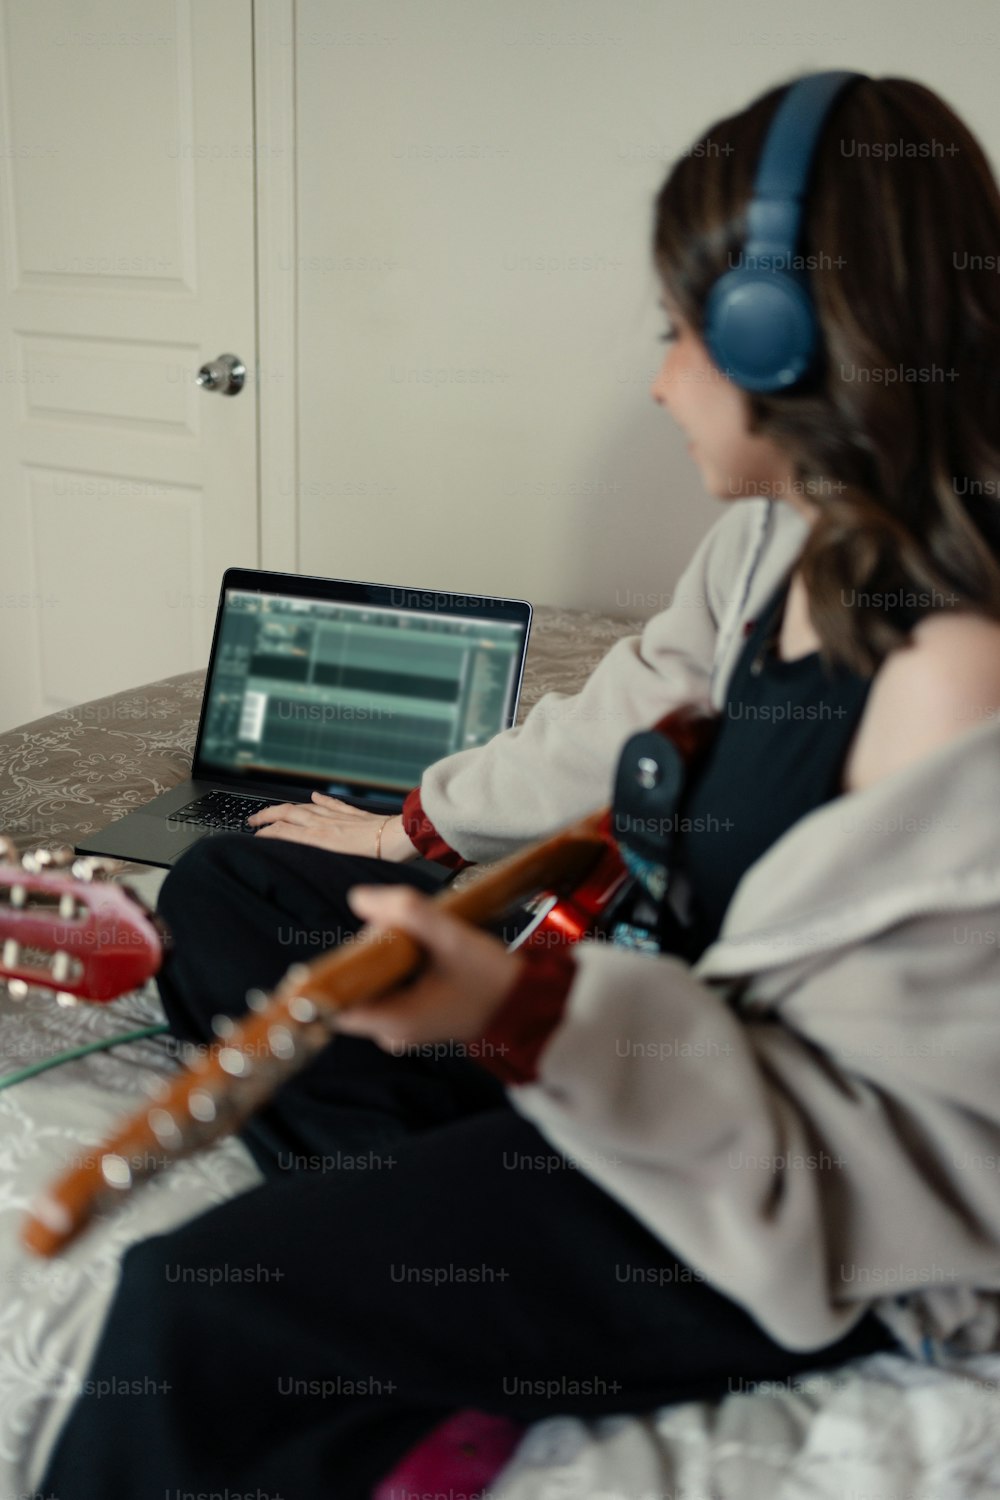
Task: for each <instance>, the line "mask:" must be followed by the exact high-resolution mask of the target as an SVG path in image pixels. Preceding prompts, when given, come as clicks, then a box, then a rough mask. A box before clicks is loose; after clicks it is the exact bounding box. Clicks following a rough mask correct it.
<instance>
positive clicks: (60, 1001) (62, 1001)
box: [56, 990, 77, 1010]
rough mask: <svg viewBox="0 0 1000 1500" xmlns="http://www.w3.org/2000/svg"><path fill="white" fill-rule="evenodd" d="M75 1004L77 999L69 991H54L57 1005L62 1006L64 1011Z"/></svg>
mask: <svg viewBox="0 0 1000 1500" xmlns="http://www.w3.org/2000/svg"><path fill="white" fill-rule="evenodd" d="M76 1003H77V997H76V996H75V995H74V994H71V993H70V991H69V990H57V991H56V1004H57V1005H62V1006H63V1007H64V1008H65V1009H66V1010H69V1008H70V1006H72V1005H75V1004H76Z"/></svg>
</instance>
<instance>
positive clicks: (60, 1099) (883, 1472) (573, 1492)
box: [0, 985, 1000, 1500]
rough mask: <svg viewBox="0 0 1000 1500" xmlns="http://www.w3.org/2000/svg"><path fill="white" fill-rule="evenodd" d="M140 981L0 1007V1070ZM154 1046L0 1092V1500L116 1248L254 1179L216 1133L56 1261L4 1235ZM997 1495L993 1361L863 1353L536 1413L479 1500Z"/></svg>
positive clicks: (134, 1007)
mask: <svg viewBox="0 0 1000 1500" xmlns="http://www.w3.org/2000/svg"><path fill="white" fill-rule="evenodd" d="M159 1015H160V1012H159V1002H158V999H157V997H156V993H155V989H154V988H153V986H152V985H150V986H148V987H147V988H146V989H145V990H144V991H142V992H139V993H137V994H135V995H130V996H128V997H126V998H125V999H124V1000H120V1001H118V1002H116V1003H115V1004H114V1005H113V1006H107V1007H99V1006H78V1007H75V1008H73V1009H71V1010H64V1009H62V1008H60V1007H57V1006H56V1005H55V1004H54V1003H53V1002H52V1001H48V1000H41V999H32V1000H29V1001H21V1002H14V1001H12V1000H11V999H9V997H6V996H3V997H2V998H0V1069H2V1070H3V1071H10V1070H12V1069H16V1068H18V1067H20V1066H22V1065H23V1064H24V1063H25V1062H26V1061H29V1060H31V1059H32V1058H34V1057H38V1056H44V1055H47V1054H49V1053H51V1052H54V1051H58V1050H62V1049H63V1048H66V1047H70V1046H74V1045H77V1044H78V1043H80V1042H83V1041H87V1040H90V1039H92V1038H93V1037H95V1036H97V1035H102V1034H106V1033H108V1032H110V1031H117V1030H128V1029H131V1027H132V1026H135V1025H143V1024H145V1023H146V1022H147V1021H150V1020H156V1019H158V1018H159ZM178 1065H179V1064H178V1060H177V1057H176V1049H175V1047H173V1046H172V1045H171V1043H170V1042H169V1039H168V1038H164V1037H156V1038H152V1039H149V1040H146V1041H143V1042H139V1043H134V1044H130V1045H129V1046H127V1047H125V1048H121V1049H118V1050H116V1052H114V1053H97V1054H94V1055H92V1056H91V1057H88V1058H86V1059H83V1060H81V1061H79V1062H75V1063H72V1064H69V1065H67V1066H65V1067H61V1068H58V1069H56V1070H54V1071H52V1072H50V1073H45V1074H42V1075H40V1076H39V1077H38V1078H35V1079H30V1080H28V1081H27V1082H24V1083H20V1084H18V1085H16V1086H15V1087H13V1088H11V1089H9V1090H6V1091H4V1092H2V1093H0V1282H2V1285H3V1289H4V1295H3V1297H2V1300H0V1500H19V1497H23V1496H24V1495H25V1494H28V1495H30V1494H33V1493H34V1492H35V1491H36V1490H37V1486H38V1483H39V1480H40V1478H41V1476H42V1474H43V1473H44V1468H45V1464H46V1462H47V1458H48V1454H49V1452H50V1449H51V1445H52V1443H53V1442H54V1440H55V1437H56V1434H57V1432H58V1430H59V1427H60V1425H61V1423H62V1421H63V1420H64V1418H65V1415H66V1412H67V1411H68V1409H69V1406H70V1404H71V1402H72V1400H73V1398H74V1395H75V1394H76V1392H77V1391H78V1390H79V1386H80V1381H81V1379H82V1378H83V1376H84V1374H85V1372H86V1369H87V1366H88V1364H89V1360H90V1355H91V1352H92V1350H93V1347H94V1344H95V1342H96V1339H97V1336H98V1332H99V1329H100V1326H101V1322H102V1319H103V1316H104V1311H105V1309H106V1307H107V1304H108V1301H109V1299H110V1296H111V1292H112V1289H113V1286H114V1283H115V1278H116V1275H117V1265H118V1261H119V1258H120V1256H121V1254H122V1252H123V1250H124V1248H125V1247H126V1246H127V1245H128V1244H130V1243H131V1242H132V1241H134V1240H137V1239H140V1238H143V1237H145V1236H147V1235H149V1234H154V1233H158V1232H160V1231H161V1230H162V1229H165V1228H168V1227H170V1226H172V1225H175V1224H178V1223H181V1222H182V1221H184V1220H185V1219H188V1218H191V1217H193V1216H194V1215H195V1214H197V1213H200V1212H202V1211H204V1210H205V1209H207V1208H209V1207H210V1206H212V1205H213V1204H215V1203H218V1202H220V1201H221V1200H223V1199H224V1198H226V1197H229V1196H232V1195H234V1194H236V1193H239V1192H243V1191H245V1190H246V1189H247V1188H248V1187H250V1186H252V1185H253V1184H255V1183H256V1182H258V1181H259V1173H258V1171H257V1168H256V1166H255V1165H254V1163H253V1160H252V1158H251V1157H250V1155H249V1153H248V1152H247V1151H246V1149H245V1147H244V1146H243V1145H242V1144H241V1143H240V1142H239V1141H236V1140H233V1139H230V1140H227V1141H225V1142H222V1143H221V1144H220V1145H218V1146H217V1147H215V1148H214V1149H213V1150H211V1151H210V1152H207V1153H205V1154H204V1155H202V1156H201V1157H199V1158H197V1159H195V1160H192V1161H188V1162H184V1163H182V1164H180V1165H179V1166H177V1167H175V1168H174V1169H173V1170H172V1171H171V1172H169V1173H167V1174H165V1175H164V1177H162V1178H161V1179H158V1180H157V1181H156V1182H155V1183H154V1184H152V1185H150V1186H147V1187H146V1188H144V1189H143V1191H142V1192H141V1193H138V1194H136V1195H134V1196H133V1197H131V1198H130V1199H129V1200H127V1202H126V1204H125V1205H124V1206H123V1209H122V1210H121V1211H120V1212H119V1213H118V1214H116V1215H115V1216H114V1217H113V1218H108V1219H105V1220H103V1221H100V1222H98V1223H97V1224H96V1225H95V1227H94V1228H93V1229H92V1230H91V1232H90V1233H89V1234H88V1235H87V1236H85V1237H84V1238H83V1239H82V1240H81V1241H80V1242H79V1244H78V1245H77V1246H76V1247H75V1248H74V1249H73V1250H72V1251H71V1252H70V1253H69V1254H67V1255H66V1256H64V1257H63V1258H61V1259H60V1260H58V1261H55V1262H52V1263H44V1262H40V1261H37V1260H34V1259H33V1258H32V1257H30V1256H29V1255H28V1254H27V1252H25V1251H23V1250H22V1249H21V1248H20V1246H19V1243H18V1229H19V1225H20V1221H21V1218H22V1215H23V1213H24V1211H25V1209H26V1207H27V1205H28V1203H29V1201H30V1200H31V1198H32V1197H33V1196H34V1195H35V1193H36V1192H37V1191H38V1189H39V1188H40V1187H41V1186H42V1185H43V1184H44V1183H45V1182H47V1181H48V1180H50V1179H51V1177H52V1176H54V1175H55V1174H56V1173H57V1172H58V1170H59V1169H60V1167H61V1166H62V1164H63V1163H64V1162H65V1161H66V1160H67V1159H68V1158H70V1157H71V1156H73V1155H75V1154H76V1153H77V1152H78V1150H79V1147H80V1145H81V1143H91V1144H96V1142H97V1141H98V1140H99V1139H101V1138H102V1137H103V1136H104V1135H105V1134H106V1133H107V1131H108V1129H109V1128H110V1127H111V1126H112V1125H113V1124H114V1123H115V1122H116V1121H117V1120H118V1119H119V1117H120V1116H121V1114H122V1113H123V1111H124V1110H125V1109H128V1108H131V1107H133V1106H134V1105H135V1104H137V1103H138V1102H140V1101H141V1100H142V1098H143V1097H144V1095H143V1088H144V1085H145V1086H148V1084H149V1083H150V1081H151V1080H152V1079H154V1078H157V1077H160V1076H162V1075H164V1074H165V1073H169V1072H171V1071H173V1070H174V1069H175V1068H176V1067H177V1066H178ZM992 1495H1000V1354H997V1355H991V1356H980V1357H978V1358H976V1359H965V1360H964V1361H962V1362H961V1363H956V1364H955V1365H954V1366H953V1367H951V1368H948V1369H946V1368H942V1367H933V1366H928V1365H921V1364H918V1363H916V1362H914V1361H912V1360H909V1359H904V1358H902V1357H897V1356H895V1355H886V1354H880V1355H872V1356H869V1357H868V1358H866V1359H864V1360H858V1361H855V1362H853V1363H852V1364H851V1365H847V1366H844V1367H843V1368H842V1369H840V1370H838V1371H834V1372H832V1373H831V1372H826V1373H821V1374H817V1375H815V1376H813V1377H799V1378H797V1379H796V1380H794V1381H790V1382H788V1383H787V1384H784V1385H774V1384H771V1385H769V1386H768V1387H767V1388H766V1389H765V1388H763V1387H759V1388H757V1389H756V1390H752V1391H751V1390H747V1391H740V1392H734V1393H733V1394H731V1395H729V1396H727V1397H725V1398H724V1399H722V1400H720V1401H717V1402H704V1401H698V1402H688V1403H685V1404H683V1405H679V1406H673V1407H669V1408H665V1409H664V1410H663V1411H661V1412H659V1413H658V1414H656V1415H655V1417H652V1418H643V1419H638V1418H630V1417H618V1418H605V1419H602V1420H600V1421H593V1422H589V1423H583V1422H579V1421H576V1420H573V1419H569V1418H553V1419H551V1420H549V1421H546V1422H541V1423H538V1424H536V1425H535V1426H534V1427H533V1428H532V1429H531V1430H530V1432H529V1433H528V1434H527V1436H526V1438H525V1440H524V1441H523V1442H522V1444H521V1446H520V1448H519V1450H518V1452H517V1454H516V1455H515V1457H514V1459H513V1460H512V1462H511V1463H510V1464H509V1465H508V1466H507V1468H506V1469H505V1471H504V1473H503V1475H502V1476H500V1478H499V1479H498V1480H497V1481H496V1483H495V1484H494V1486H493V1487H492V1489H491V1491H490V1495H489V1500H807V1497H808V1500H982V1497H985V1496H992Z"/></svg>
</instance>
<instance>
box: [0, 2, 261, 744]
mask: <svg viewBox="0 0 1000 1500" xmlns="http://www.w3.org/2000/svg"><path fill="white" fill-rule="evenodd" d="M252 43H253V36H252V8H251V6H250V5H249V4H248V3H247V0H211V3H205V0H143V4H142V5H136V4H135V0H85V3H81V0H43V3H39V0H0V220H2V223H0V231H2V232H0V256H2V281H0V304H2V313H0V381H2V384H0V517H2V535H0V670H2V681H0V729H2V728H7V727H10V726H12V725H15V724H19V723H23V722H25V721H26V720H28V719H31V718H35V717H38V716H39V715H40V714H43V713H47V712H50V711H51V710H53V709H58V708H62V707H66V706H68V705H70V704H75V703H80V702H82V701H85V700H87V699H89V698H93V697H96V696H99V695H102V694H105V693H112V692H117V691H118V690H119V689H122V688H128V687H134V686H138V685H139V684H142V683H145V682H149V681H151V680H153V679H155V678H158V677H162V676H166V675H168V674H171V673H174V672H181V671H185V670H188V669H190V668H192V667H197V666H202V665H204V663H205V661H206V659H207V653H208V648H209V644H210V640H211V628H212V623H213V617H214V606H215V601H216V598H217V595H218V588H219V582H220V579H221V575H222V572H223V569H224V568H225V567H227V566H235V565H240V566H249V567H253V566H256V565H257V564H258V560H259V550H258V505H257V467H256V421H255V396H256V391H255V386H254V383H253V381H252V380H251V379H250V378H249V377H248V379H247V381H246V384H245V386H244V389H243V390H242V392H241V393H240V394H239V395H238V396H235V397H230V396H225V395H222V394H220V393H218V392H214V393H211V394H209V393H208V392H207V391H206V390H204V389H200V388H199V387H198V386H197V385H196V384H195V376H196V373H197V371H198V369H199V367H200V366H201V365H202V364H204V363H205V362H207V361H209V360H212V359H214V358H215V357H216V356H218V355H220V354H224V353H232V354H235V355H237V356H240V357H241V358H242V360H243V362H244V363H245V365H246V367H247V369H248V370H249V371H250V372H253V371H254V370H255V368H256V363H257V360H256V346H255V338H254V333H255V326H254V306H255V286H254V161H255V148H254V118H253V45H252Z"/></svg>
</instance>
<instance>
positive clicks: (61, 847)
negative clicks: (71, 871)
mask: <svg viewBox="0 0 1000 1500" xmlns="http://www.w3.org/2000/svg"><path fill="white" fill-rule="evenodd" d="M49 854H50V855H51V856H52V857H51V859H50V860H49V864H50V865H51V867H52V868H53V869H54V870H64V869H65V868H66V866H67V865H71V864H72V863H73V861H74V860H75V859H76V850H75V849H74V848H73V845H72V844H57V845H56V847H55V848H54V849H50V850H49Z"/></svg>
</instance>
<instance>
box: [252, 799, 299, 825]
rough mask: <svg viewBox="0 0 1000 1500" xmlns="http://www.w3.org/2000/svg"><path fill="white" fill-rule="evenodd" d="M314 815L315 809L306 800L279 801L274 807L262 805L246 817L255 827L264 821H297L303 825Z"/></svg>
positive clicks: (263, 823)
mask: <svg viewBox="0 0 1000 1500" xmlns="http://www.w3.org/2000/svg"><path fill="white" fill-rule="evenodd" d="M314 817H315V809H314V808H311V807H310V806H309V804H308V802H279V803H277V804H276V805H275V806H274V807H262V808H261V810H260V812H256V813H254V814H253V815H252V816H251V817H249V818H247V822H248V823H252V824H254V826H255V827H257V828H261V827H263V826H264V825H265V824H266V823H298V824H300V825H301V826H303V827H305V826H308V824H309V822H310V820H311V819H313V818H314Z"/></svg>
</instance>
